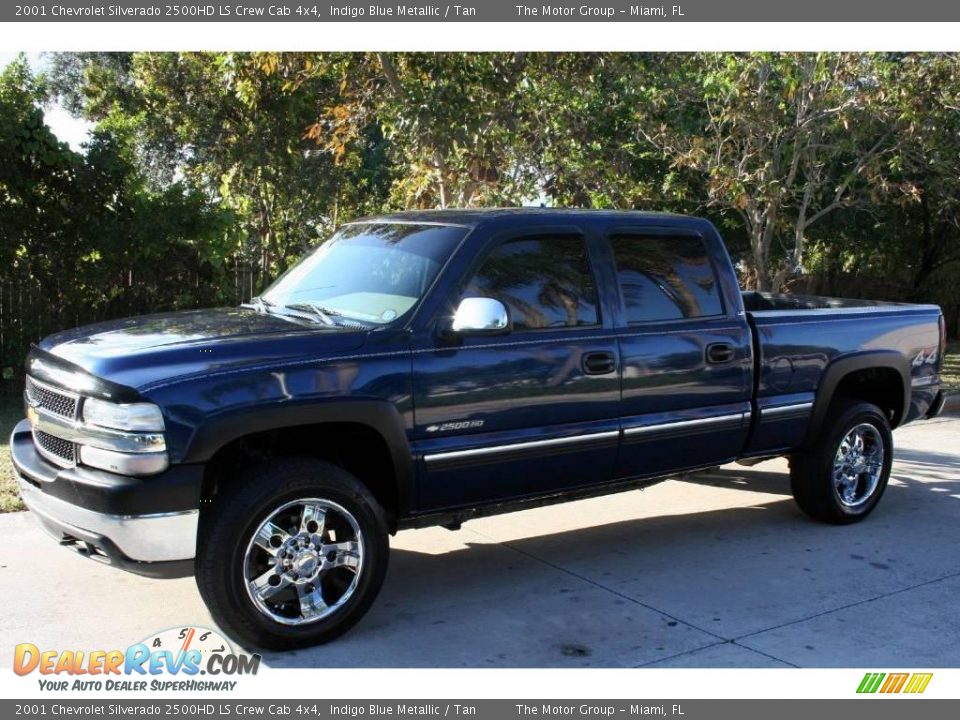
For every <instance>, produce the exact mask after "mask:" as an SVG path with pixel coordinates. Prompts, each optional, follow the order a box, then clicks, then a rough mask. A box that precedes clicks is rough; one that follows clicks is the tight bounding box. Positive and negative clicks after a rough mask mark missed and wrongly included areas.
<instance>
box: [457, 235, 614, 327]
mask: <svg viewBox="0 0 960 720" xmlns="http://www.w3.org/2000/svg"><path fill="white" fill-rule="evenodd" d="M464 296H465V297H477V296H480V297H491V298H496V299H497V300H499V301H500V302H502V303H503V304H504V305H506V306H507V309H508V310H509V311H510V318H511V319H512V320H513V326H514V328H515V329H517V330H537V329H541V328H562V327H577V326H580V325H596V324H597V323H598V322H599V317H598V315H597V288H596V285H595V283H594V280H593V273H592V272H591V270H590V262H589V260H588V259H587V248H586V245H585V244H584V241H583V239H582V238H579V237H562V236H561V237H536V238H523V239H519V240H511V241H509V242H505V243H503V244H502V245H499V246H498V247H496V248H495V249H494V250H493V252H492V253H491V254H490V255H489V256H488V257H487V259H486V260H485V261H484V262H483V265H481V267H480V270H479V272H477V274H476V276H474V278H473V280H472V281H471V282H470V284H469V285H468V286H467V290H466V292H465V293H464Z"/></svg>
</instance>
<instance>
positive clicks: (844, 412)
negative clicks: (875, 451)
mask: <svg viewBox="0 0 960 720" xmlns="http://www.w3.org/2000/svg"><path fill="white" fill-rule="evenodd" d="M862 424H867V425H869V426H871V427H873V428H874V429H875V431H876V439H878V440H879V444H881V445H882V449H883V462H882V465H881V468H880V469H881V472H880V477H879V479H878V481H877V483H876V485H875V486H874V488H873V490H872V491H871V492H867V490H868V488H869V484H870V483H869V482H867V481H866V479H865V478H862V479H861V482H862V483H863V485H862V487H863V493H862V495H863V497H862V498H860V499H859V500H858V501H857V502H856V504H851V503H850V502H844V501H843V500H841V496H840V491H839V490H838V489H837V486H836V484H835V483H834V479H833V469H834V460H835V458H836V457H837V453H838V451H839V448H840V443H841V441H842V440H843V439H844V438H845V437H846V436H847V434H848V433H849V432H851V431H852V430H853V429H854V428H856V427H857V426H859V425H862ZM892 464H893V434H892V433H891V432H890V423H889V421H888V420H887V418H886V416H885V415H884V414H883V411H881V410H880V408H878V407H877V406H876V405H873V404H871V403H867V402H860V401H856V400H837V401H835V402H834V403H833V404H832V405H831V406H830V409H829V411H828V412H827V417H826V420H825V421H824V424H823V427H822V428H821V430H820V433H819V435H818V436H817V438H816V439H815V440H814V442H813V443H812V444H811V446H810V447H809V448H807V449H806V450H805V451H803V452H799V453H796V454H794V455H793V456H792V457H791V458H790V489H791V490H792V491H793V498H794V500H796V503H797V505H799V506H800V509H801V510H803V511H804V512H805V513H806V514H807V515H809V516H810V517H812V518H815V519H817V520H822V521H823V522H827V523H832V524H835V525H845V524H849V523H855V522H859V521H860V520H863V519H864V518H865V517H867V515H869V514H870V513H871V512H873V509H874V508H875V507H876V506H877V503H878V502H880V498H881V497H883V491H884V490H885V489H886V487H887V481H888V480H889V478H890V468H891V466H892ZM858 487H860V486H858Z"/></svg>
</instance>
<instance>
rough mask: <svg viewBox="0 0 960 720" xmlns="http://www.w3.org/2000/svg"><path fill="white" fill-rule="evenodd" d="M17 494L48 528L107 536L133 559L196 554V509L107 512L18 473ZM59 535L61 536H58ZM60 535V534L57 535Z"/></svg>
mask: <svg viewBox="0 0 960 720" xmlns="http://www.w3.org/2000/svg"><path fill="white" fill-rule="evenodd" d="M17 481H18V483H19V485H20V496H21V497H22V498H23V502H24V504H25V505H26V506H27V507H28V508H29V509H30V510H31V511H32V512H33V513H34V514H36V515H37V517H38V518H39V519H40V520H41V522H42V524H43V526H44V527H45V528H46V529H47V530H51V531H52V529H53V528H59V529H60V530H61V532H62V534H64V535H67V536H70V537H73V538H75V539H77V540H81V541H85V540H86V539H87V538H88V537H90V536H99V537H103V538H106V539H107V540H109V541H110V542H111V544H112V545H114V546H116V548H117V550H119V551H120V552H121V553H123V555H124V557H126V558H127V559H129V560H132V561H134V562H148V563H153V562H169V561H176V560H189V559H191V558H193V556H194V554H195V548H196V541H197V521H198V520H199V517H200V513H199V511H198V510H187V511H185V512H175V513H162V514H158V515H107V514H105V513H99V512H94V511H93V510H87V509H86V508H82V507H79V506H77V505H72V504H70V503H68V502H65V501H63V500H60V499H59V498H55V497H52V496H51V495H47V494H45V493H44V492H43V491H41V490H40V489H39V488H37V487H35V486H33V485H31V484H30V483H29V482H28V481H27V480H25V479H24V478H23V476H22V475H20V474H19V473H18V474H17ZM61 537H62V536H61ZM58 539H61V538H58Z"/></svg>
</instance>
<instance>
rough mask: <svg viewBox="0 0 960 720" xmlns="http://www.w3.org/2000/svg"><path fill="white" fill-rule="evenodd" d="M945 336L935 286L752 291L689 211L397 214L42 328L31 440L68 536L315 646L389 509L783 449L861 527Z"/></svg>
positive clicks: (340, 610) (465, 502) (372, 582)
mask: <svg viewBox="0 0 960 720" xmlns="http://www.w3.org/2000/svg"><path fill="white" fill-rule="evenodd" d="M944 341H945V338H944V326H943V318H942V315H941V313H940V310H939V308H937V307H935V306H919V305H898V304H887V303H873V302H862V301H847V300H833V299H829V298H803V297H787V296H773V295H767V294H760V293H743V294H741V292H740V291H739V289H738V287H737V279H736V275H735V273H734V269H733V267H732V266H731V263H730V259H729V257H728V256H727V253H726V250H725V248H724V245H723V241H722V240H721V238H720V236H719V235H718V234H717V231H716V230H715V229H714V227H713V226H712V225H711V224H710V223H708V222H706V221H704V220H700V219H696V218H688V217H680V216H669V215H658V214H644V213H632V212H600V211H592V212H591V211H574V210H570V211H558V210H489V211H437V212H412V213H400V214H396V215H391V216H386V217H379V218H371V219H367V220H362V221H359V222H354V223H350V224H347V225H345V226H343V227H342V228H341V229H340V230H339V231H338V232H337V233H336V234H335V235H334V236H333V237H332V238H331V239H330V240H328V241H327V242H325V243H323V244H322V245H321V246H320V247H319V248H317V250H315V251H314V252H312V253H311V254H309V255H308V256H307V257H305V258H304V259H303V260H302V261H301V262H300V263H299V264H297V265H296V266H294V267H293V268H292V269H291V270H289V271H288V272H287V273H286V274H285V275H283V276H282V277H281V278H280V279H278V280H277V281H276V282H275V283H274V284H273V285H272V286H271V287H270V288H269V289H268V290H267V291H266V292H265V293H263V295H262V296H261V297H260V298H256V299H255V300H254V301H253V302H252V303H251V304H249V305H246V306H244V307H241V308H226V309H217V310H200V311H193V312H180V313H170V314H161V315H153V316H147V317H140V318H132V319H128V320H121V321H116V322H109V323H103V324H100V325H93V326H90V327H84V328H79V329H75V330H68V331H65V332H62V333H59V334H56V335H53V336H51V337H49V338H47V339H45V340H44V341H43V342H41V343H40V344H39V346H38V347H36V348H34V349H33V350H32V351H31V353H30V356H29V358H28V359H27V374H28V377H27V386H26V391H25V398H26V409H27V415H28V418H27V419H26V420H24V421H23V422H21V423H20V424H19V425H17V427H16V428H15V430H14V433H13V437H12V440H11V448H12V451H13V460H14V464H15V467H16V470H17V473H18V475H19V484H20V489H21V492H22V494H23V499H24V501H25V502H26V504H27V505H28V506H29V507H30V508H31V509H32V510H33V512H34V513H35V514H36V516H37V517H38V518H39V519H40V521H41V522H42V523H43V525H44V526H45V527H46V528H47V529H49V530H50V531H52V532H53V533H54V534H55V536H57V537H59V538H60V539H61V540H62V541H64V542H65V543H67V544H70V543H73V544H74V545H77V546H78V547H81V548H84V549H85V551H86V552H88V553H90V554H92V555H96V556H99V557H101V558H105V559H108V560H109V561H111V562H112V563H114V564H116V565H118V566H120V567H123V568H125V569H127V570H131V571H134V572H139V573H143V574H147V575H158V576H159V575H177V574H180V575H182V574H184V573H195V574H196V577H197V584H198V587H199V589H200V593H201V594H202V596H203V598H204V600H205V601H206V603H207V605H208V607H209V608H210V611H211V613H212V614H213V617H214V618H215V620H216V621H217V623H218V624H220V625H221V627H223V628H225V629H227V630H228V631H230V632H231V633H233V634H234V635H236V636H238V637H239V638H241V639H243V640H245V641H247V642H249V643H253V644H257V645H260V646H265V647H272V648H286V647H296V646H302V645H308V644H312V643H318V642H323V641H325V640H329V639H331V638H333V637H335V636H337V635H338V634H340V633H342V632H343V631H344V630H346V629H347V628H348V627H350V626H351V625H352V624H353V623H355V622H356V621H357V620H358V619H359V618H360V617H361V616H362V615H363V614H364V612H366V610H367V609H368V608H369V607H370V605H371V603H372V602H373V600H374V597H375V596H376V594H377V592H378V590H379V588H380V585H381V584H382V582H383V578H384V573H385V572H386V567H387V556H388V535H389V534H390V533H392V532H395V531H396V530H398V529H403V528H410V527H423V526H427V525H445V526H449V527H457V526H458V525H459V523H460V522H462V521H464V520H467V519H469V518H471V517H477V516H480V515H484V514H491V513H499V512H507V511H512V510H519V509H523V508H524V507H532V506H536V505H540V504H545V503H552V502H558V501H563V500H572V499H576V498H582V497H587V496H591V495H599V494H604V493H610V492H616V491H619V490H624V489H629V488H634V487H640V486H643V485H646V484H649V483H652V482H654V481H656V480H658V479H662V478H664V477H666V476H668V475H671V474H676V473H680V472H685V471H690V470H695V469H698V468H706V467H713V466H717V465H720V464H722V463H726V462H730V461H732V460H737V459H740V460H745V461H748V462H749V461H750V460H751V459H761V458H766V457H773V456H778V455H788V456H789V457H790V461H791V472H790V482H791V486H792V489H793V494H794V497H795V498H796V501H797V503H798V505H799V506H800V508H802V509H803V510H804V511H805V512H806V513H807V514H809V515H811V516H813V517H815V518H818V519H820V520H824V521H827V522H832V523H849V522H853V521H856V520H860V519H862V518H863V517H865V516H866V515H867V514H869V513H870V512H871V510H873V508H874V507H875V506H876V504H877V502H878V501H879V500H880V497H881V495H882V494H883V491H884V488H885V486H886V484H887V478H888V476H889V474H890V464H891V461H892V458H893V445H892V438H891V428H895V427H897V426H898V425H902V424H903V423H906V422H909V421H911V420H915V419H917V418H921V417H925V416H932V415H935V414H936V413H938V412H939V411H940V408H941V407H942V404H943V394H942V392H941V391H940V380H939V372H940V368H941V362H942V354H943V348H944Z"/></svg>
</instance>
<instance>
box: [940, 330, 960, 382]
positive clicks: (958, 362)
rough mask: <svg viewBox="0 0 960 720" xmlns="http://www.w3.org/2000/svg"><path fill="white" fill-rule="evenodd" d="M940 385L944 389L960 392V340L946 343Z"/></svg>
mask: <svg viewBox="0 0 960 720" xmlns="http://www.w3.org/2000/svg"><path fill="white" fill-rule="evenodd" d="M940 383H941V385H942V386H943V387H944V388H945V389H950V390H960V340H954V341H952V342H950V343H947V352H946V353H945V354H944V356H943V371H942V372H941V373H940Z"/></svg>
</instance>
